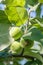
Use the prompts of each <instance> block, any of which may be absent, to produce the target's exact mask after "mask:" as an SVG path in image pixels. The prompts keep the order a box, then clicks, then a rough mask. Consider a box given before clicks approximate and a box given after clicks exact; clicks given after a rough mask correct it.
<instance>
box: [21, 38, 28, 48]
mask: <svg viewBox="0 0 43 65" xmlns="http://www.w3.org/2000/svg"><path fill="white" fill-rule="evenodd" d="M20 43H21V47H23V48H24V47H25V46H26V45H27V43H26V42H25V40H24V39H23V38H21V39H20Z"/></svg>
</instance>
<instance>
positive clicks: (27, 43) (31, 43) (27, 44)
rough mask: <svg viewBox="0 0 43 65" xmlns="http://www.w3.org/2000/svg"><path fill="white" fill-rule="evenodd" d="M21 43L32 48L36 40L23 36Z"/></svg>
mask: <svg viewBox="0 0 43 65" xmlns="http://www.w3.org/2000/svg"><path fill="white" fill-rule="evenodd" d="M20 43H21V46H22V47H28V48H31V47H32V46H33V44H34V41H32V40H24V39H23V38H21V40H20Z"/></svg>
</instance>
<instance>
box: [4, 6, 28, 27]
mask: <svg viewBox="0 0 43 65" xmlns="http://www.w3.org/2000/svg"><path fill="white" fill-rule="evenodd" d="M5 13H6V14H7V16H8V19H9V20H10V22H11V23H14V24H15V25H17V26H20V25H22V24H24V23H26V22H27V19H28V14H27V11H26V9H25V8H21V7H9V8H6V10H5Z"/></svg>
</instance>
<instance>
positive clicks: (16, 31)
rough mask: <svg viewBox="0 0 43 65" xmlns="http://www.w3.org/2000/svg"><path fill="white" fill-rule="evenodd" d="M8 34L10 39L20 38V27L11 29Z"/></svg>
mask: <svg viewBox="0 0 43 65" xmlns="http://www.w3.org/2000/svg"><path fill="white" fill-rule="evenodd" d="M9 34H10V36H11V37H13V38H14V39H15V40H17V39H19V38H20V37H21V36H22V34H23V33H22V31H21V29H20V27H12V28H11V29H10V31H9Z"/></svg>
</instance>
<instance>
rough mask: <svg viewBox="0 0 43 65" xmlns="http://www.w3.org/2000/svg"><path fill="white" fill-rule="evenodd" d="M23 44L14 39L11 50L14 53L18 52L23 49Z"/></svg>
mask: <svg viewBox="0 0 43 65" xmlns="http://www.w3.org/2000/svg"><path fill="white" fill-rule="evenodd" d="M21 49H22V48H21V44H20V42H17V41H14V42H13V43H12V44H11V46H10V50H11V52H12V53H18V52H20V51H21Z"/></svg>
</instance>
